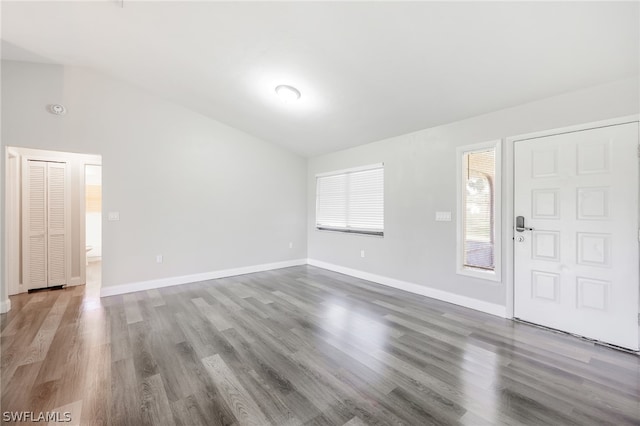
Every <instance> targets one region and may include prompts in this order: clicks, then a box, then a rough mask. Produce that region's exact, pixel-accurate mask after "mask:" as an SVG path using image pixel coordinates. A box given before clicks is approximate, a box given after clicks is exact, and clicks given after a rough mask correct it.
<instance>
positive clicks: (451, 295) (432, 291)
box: [307, 259, 507, 318]
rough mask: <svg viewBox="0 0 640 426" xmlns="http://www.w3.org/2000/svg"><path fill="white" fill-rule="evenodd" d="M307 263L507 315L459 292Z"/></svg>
mask: <svg viewBox="0 0 640 426" xmlns="http://www.w3.org/2000/svg"><path fill="white" fill-rule="evenodd" d="M307 264H309V265H311V266H317V267H318V268H322V269H328V270H330V271H334V272H339V273H341V274H345V275H350V276H352V277H356V278H360V279H363V280H367V281H373V282H374V283H378V284H382V285H386V286H389V287H393V288H397V289H400V290H404V291H408V292H410V293H415V294H420V295H422V296H427V297H430V298H432V299H437V300H442V301H444V302H448V303H453V304H454V305H459V306H464V307H465V308H470V309H475V310H476V311H480V312H484V313H487V314H491V315H496V316H499V317H502V318H506V317H507V308H506V307H505V306H502V305H497V304H495V303H489V302H484V301H482V300H478V299H473V298H471V297H467V296H461V295H459V294H455V293H449V292H447V291H443V290H437V289H435V288H431V287H425V286H422V285H419V284H415V283H410V282H407V281H401V280H397V279H395V278H389V277H383V276H381V275H376V274H372V273H369V272H364V271H359V270H357V269H351V268H347V267H344V266H339V265H334V264H332V263H327V262H322V261H320V260H315V259H307Z"/></svg>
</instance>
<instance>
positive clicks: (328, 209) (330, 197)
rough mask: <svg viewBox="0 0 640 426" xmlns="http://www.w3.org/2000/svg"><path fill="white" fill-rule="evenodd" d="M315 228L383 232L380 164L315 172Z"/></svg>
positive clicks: (376, 233) (378, 233) (364, 232)
mask: <svg viewBox="0 0 640 426" xmlns="http://www.w3.org/2000/svg"><path fill="white" fill-rule="evenodd" d="M316 228H317V229H321V230H332V231H342V232H354V233H360V234H372V235H383V233H384V167H383V165H382V164H376V165H372V166H367V167H360V168H357V169H349V170H342V171H339V172H333V173H326V174H322V175H318V176H316Z"/></svg>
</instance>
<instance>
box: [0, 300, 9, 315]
mask: <svg viewBox="0 0 640 426" xmlns="http://www.w3.org/2000/svg"><path fill="white" fill-rule="evenodd" d="M10 310H11V299H7V300H5V301H4V302H0V314H5V313H7V312H9V311H10Z"/></svg>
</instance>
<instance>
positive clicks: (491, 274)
mask: <svg viewBox="0 0 640 426" xmlns="http://www.w3.org/2000/svg"><path fill="white" fill-rule="evenodd" d="M456 272H457V274H458V275H465V276H467V277H473V278H478V279H481V280H486V281H492V282H494V283H500V282H501V281H500V276H499V275H498V274H497V273H496V271H485V270H482V269H474V268H458V270H457V271H456Z"/></svg>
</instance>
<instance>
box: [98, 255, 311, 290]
mask: <svg viewBox="0 0 640 426" xmlns="http://www.w3.org/2000/svg"><path fill="white" fill-rule="evenodd" d="M306 263H307V259H294V260H285V261H284V262H275V263H265V264H262V265H253V266H243V267H240V268H233V269H224V270H220V271H211V272H202V273H199V274H191V275H182V276H178V277H167V278H159V279H156V280H148V281H139V282H134V283H129V284H120V285H115V286H109V287H102V288H101V289H100V297H107V296H115V295H117V294H125V293H133V292H135V291H144V290H151V289H154V288H161V287H169V286H172V285H180V284H188V283H195V282H198V281H206V280H215V279H217V278H225V277H233V276H236V275H244V274H252V273H254V272H262V271H270V270H273V269H280V268H288V267H290V266H300V265H306Z"/></svg>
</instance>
